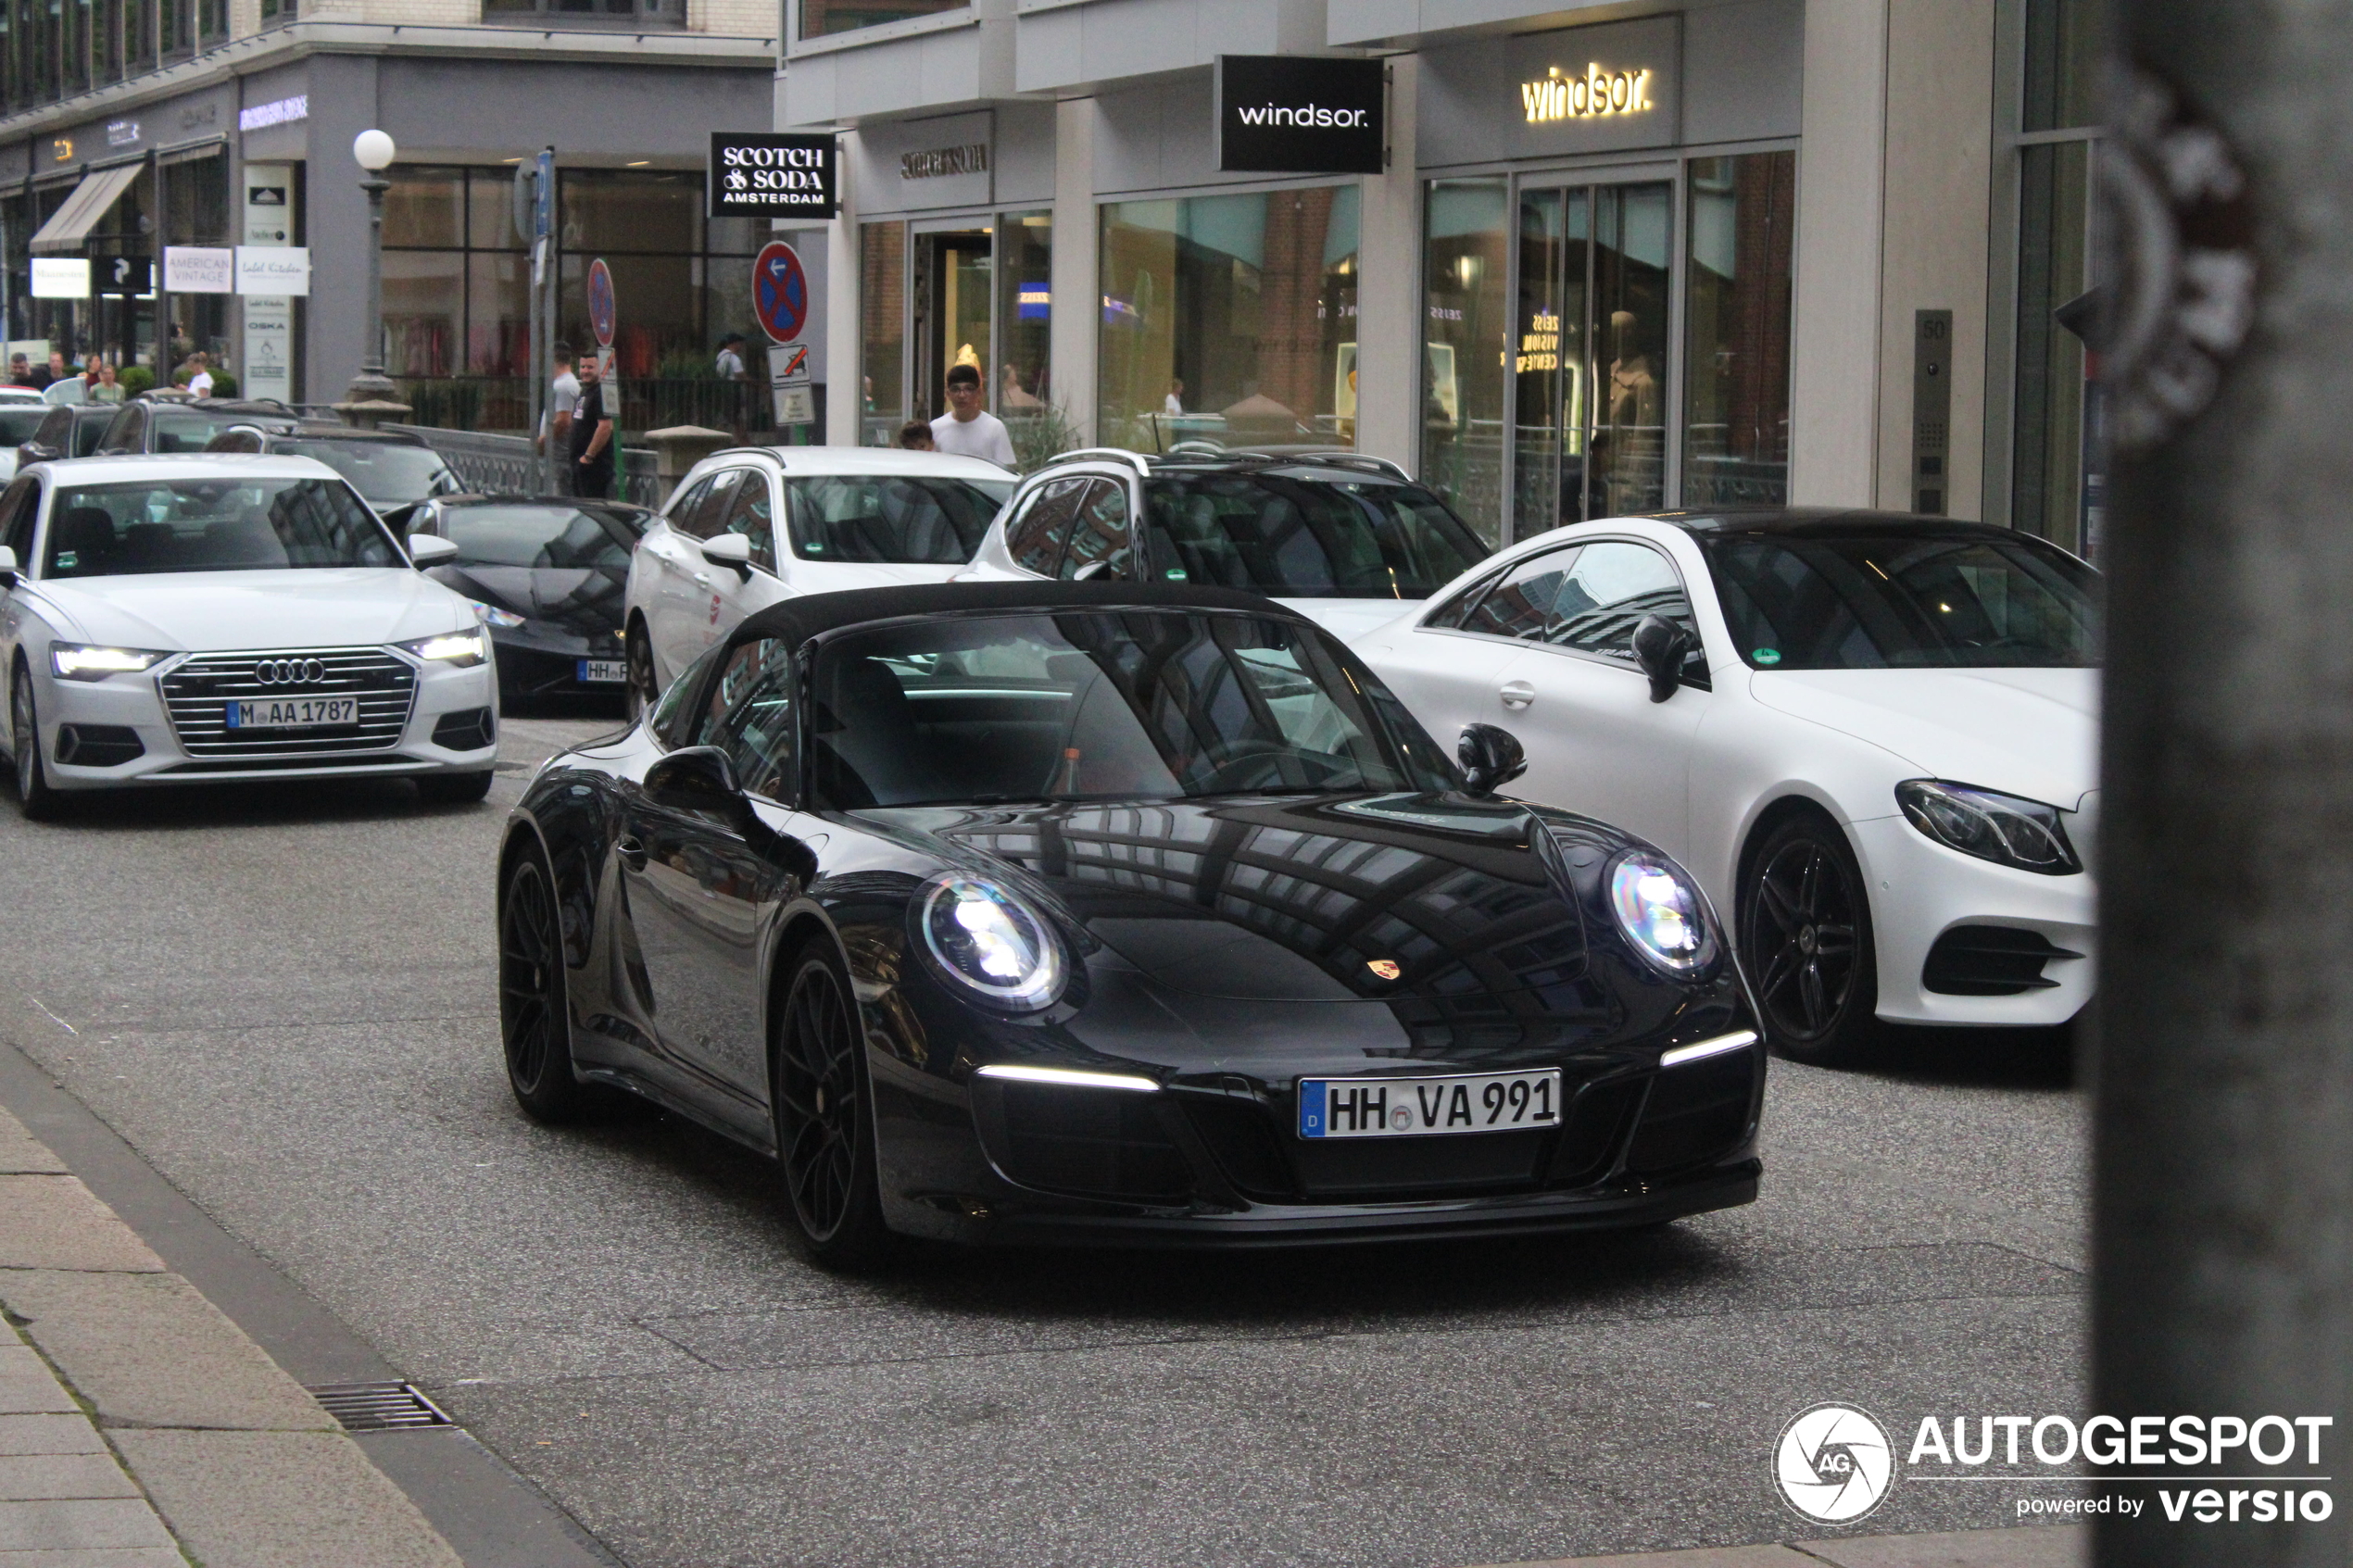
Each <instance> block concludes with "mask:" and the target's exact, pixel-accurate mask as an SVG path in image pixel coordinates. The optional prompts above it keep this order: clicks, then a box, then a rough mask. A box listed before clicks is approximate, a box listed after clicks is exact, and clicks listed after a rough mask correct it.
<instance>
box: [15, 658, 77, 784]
mask: <svg viewBox="0 0 2353 1568" xmlns="http://www.w3.org/2000/svg"><path fill="white" fill-rule="evenodd" d="M8 737H9V740H10V742H11V745H10V746H9V749H8V766H9V767H10V769H12V770H13V771H15V773H16V775H17V809H19V810H20V811H22V812H23V813H24V814H25V816H26V817H27V818H29V819H30V820H31V821H33V822H46V821H48V820H49V819H50V818H53V817H55V816H56V815H57V809H58V808H59V807H60V806H62V805H63V804H64V802H63V801H61V800H59V799H58V798H57V790H56V788H54V787H53V786H52V785H51V784H50V783H49V771H48V769H47V768H45V767H44V766H43V765H42V761H41V716H40V714H39V713H38V712H37V711H36V710H35V709H34V707H33V702H32V672H31V671H29V670H27V669H26V668H25V667H24V666H23V665H21V664H19V665H18V666H17V674H16V679H15V680H14V681H12V682H10V683H9V686H8Z"/></svg>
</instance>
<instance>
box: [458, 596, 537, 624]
mask: <svg viewBox="0 0 2353 1568" xmlns="http://www.w3.org/2000/svg"><path fill="white" fill-rule="evenodd" d="M466 602H467V603H468V604H470V605H472V606H473V607H474V619H475V620H477V621H481V622H482V623H483V624H484V626H496V627H497V628H499V629H500V630H501V631H508V632H511V631H513V630H514V629H515V628H516V627H518V626H520V625H522V623H523V618H522V616H520V615H517V614H516V613H515V612H514V611H513V610H510V609H500V608H498V607H497V605H489V604H484V603H483V602H482V601H481V600H480V599H468V600H467V601H466Z"/></svg>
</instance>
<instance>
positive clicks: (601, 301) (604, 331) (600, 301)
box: [588, 257, 614, 348]
mask: <svg viewBox="0 0 2353 1568" xmlns="http://www.w3.org/2000/svg"><path fill="white" fill-rule="evenodd" d="M613 314H614V305H613V297H612V270H611V269H610V268H609V267H607V266H606V265H605V263H604V258H603V257H598V258H597V259H596V260H594V261H592V262H590V263H589V264H588V330H589V331H591V332H595V333H596V334H597V343H598V346H599V347H603V348H610V347H611V346H612V329H613Z"/></svg>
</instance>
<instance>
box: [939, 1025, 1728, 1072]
mask: <svg viewBox="0 0 2353 1568" xmlns="http://www.w3.org/2000/svg"><path fill="white" fill-rule="evenodd" d="M1755 1044H1756V1031H1755V1030H1754V1029H1741V1030H1737V1031H1735V1032H1733V1033H1732V1034H1730V1035H1717V1036H1716V1037H1715V1038H1714V1039H1712V1040H1694V1041H1692V1043H1691V1044H1690V1045H1688V1046H1677V1047H1675V1048H1674V1049H1673V1050H1671V1051H1662V1052H1660V1053H1659V1058H1658V1064H1659V1065H1660V1066H1661V1067H1680V1066H1682V1065H1683V1063H1685V1062H1687V1061H1698V1060H1702V1059H1703V1058H1706V1057H1711V1056H1722V1055H1723V1054H1724V1053H1725V1052H1726V1051H1738V1050H1746V1049H1747V1048H1748V1047H1751V1046H1753V1045H1755ZM983 1071H984V1072H985V1071H987V1070H986V1069H983Z"/></svg>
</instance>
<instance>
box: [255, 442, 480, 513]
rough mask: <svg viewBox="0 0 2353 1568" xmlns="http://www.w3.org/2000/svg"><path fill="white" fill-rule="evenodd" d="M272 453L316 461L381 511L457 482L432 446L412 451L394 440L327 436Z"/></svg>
mask: <svg viewBox="0 0 2353 1568" xmlns="http://www.w3.org/2000/svg"><path fill="white" fill-rule="evenodd" d="M272 450H274V451H278V452H283V453H287V454H290V455H292V456H294V457H298V458H318V459H319V460H320V461H321V462H322V463H324V464H326V465H327V466H328V467H329V468H331V469H333V470H335V471H336V472H337V473H339V474H341V475H343V476H344V478H346V479H347V480H349V481H351V483H352V484H353V485H354V486H355V487H356V488H357V489H358V490H359V494H361V495H365V496H366V497H368V499H369V500H371V501H373V502H375V503H376V504H377V505H379V506H385V507H390V506H396V505H402V504H405V503H407V502H409V501H422V500H423V499H424V498H425V497H426V496H428V495H448V494H449V493H450V492H451V491H454V490H456V489H457V488H458V479H457V476H456V475H455V474H452V473H451V472H450V471H449V465H448V464H447V463H445V462H443V461H442V460H441V454H440V453H438V452H436V451H434V449H433V448H432V447H430V446H409V445H404V444H401V443H397V442H391V441H347V440H342V439H339V438H336V437H333V436H329V437H324V438H321V439H316V440H281V441H280V442H279V443H278V444H277V445H276V446H275V447H273V448H272Z"/></svg>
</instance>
